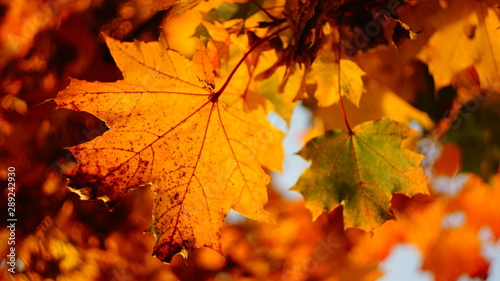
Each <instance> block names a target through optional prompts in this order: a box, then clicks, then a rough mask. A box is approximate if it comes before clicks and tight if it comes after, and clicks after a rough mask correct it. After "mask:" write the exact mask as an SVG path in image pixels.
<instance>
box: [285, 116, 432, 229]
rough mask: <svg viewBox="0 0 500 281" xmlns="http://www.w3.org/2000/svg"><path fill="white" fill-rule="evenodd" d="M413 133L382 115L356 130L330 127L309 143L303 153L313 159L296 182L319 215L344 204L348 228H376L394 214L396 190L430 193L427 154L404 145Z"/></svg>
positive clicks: (304, 156)
mask: <svg viewBox="0 0 500 281" xmlns="http://www.w3.org/2000/svg"><path fill="white" fill-rule="evenodd" d="M411 134H412V131H411V130H410V129H409V128H408V127H407V126H405V125H404V124H401V123H398V122H395V121H392V120H390V119H387V118H383V119H381V120H378V121H371V122H365V123H362V124H360V125H358V126H356V127H354V128H353V129H352V133H351V132H349V131H344V130H332V131H328V132H326V133H325V135H323V136H319V137H317V138H315V139H313V140H311V141H310V142H308V143H307V144H306V146H305V148H304V149H302V150H301V151H300V153H299V155H300V156H302V157H303V158H305V159H307V160H312V165H311V167H310V168H309V169H308V170H306V171H305V172H304V173H303V174H302V176H301V178H300V179H299V181H298V183H297V185H296V186H295V187H294V188H293V189H294V190H296V191H299V192H301V193H302V194H303V196H304V199H305V200H306V207H307V208H309V209H310V210H311V212H312V215H313V218H314V219H316V218H317V217H318V216H319V215H320V214H321V213H322V212H323V210H326V211H328V212H331V211H332V210H333V209H335V208H336V207H337V206H339V205H342V206H343V207H344V223H345V227H346V228H349V227H357V228H360V229H363V230H366V231H373V230H374V229H375V228H376V227H378V226H379V225H381V224H382V223H383V222H385V221H386V220H388V219H391V218H392V217H393V216H392V214H390V213H389V212H388V210H389V208H390V201H391V198H392V193H402V194H405V195H408V196H412V195H415V194H419V193H422V194H427V193H428V190H427V187H426V176H425V175H424V173H423V171H422V169H421V168H420V167H419V164H420V162H421V160H422V159H423V156H421V155H419V154H416V153H414V152H411V151H409V150H406V149H402V148H401V147H400V144H401V142H402V141H403V139H405V138H407V137H409V136H410V135H411Z"/></svg>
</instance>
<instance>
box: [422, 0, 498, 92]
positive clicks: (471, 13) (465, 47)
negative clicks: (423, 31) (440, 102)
mask: <svg viewBox="0 0 500 281" xmlns="http://www.w3.org/2000/svg"><path fill="white" fill-rule="evenodd" d="M495 9H496V8H495V7H494V6H493V5H491V6H490V3H488V1H468V0H463V1H453V2H451V3H450V5H449V6H448V8H447V9H446V10H444V11H442V12H441V13H440V14H438V16H437V18H436V19H435V20H434V22H435V25H436V26H435V27H436V28H437V31H436V32H435V33H434V34H433V35H432V36H431V38H430V39H429V41H428V42H427V44H426V46H425V47H424V48H423V49H422V50H421V51H420V53H419V54H418V57H419V58H420V59H421V60H423V61H424V62H426V63H427V64H428V65H429V71H430V72H431V73H432V75H433V77H434V83H435V87H436V89H439V88H442V87H444V86H446V85H449V84H451V83H452V82H453V79H454V77H455V76H456V75H459V74H460V73H461V72H462V71H464V70H467V69H468V68H470V67H474V68H475V70H476V71H477V74H478V76H479V79H480V84H481V87H482V88H483V89H486V90H495V91H498V90H499V89H500V84H499V81H500V57H499V55H498V54H497V51H496V50H498V49H500V36H499V34H498V27H499V26H500V20H499V17H498V13H497V11H495Z"/></svg>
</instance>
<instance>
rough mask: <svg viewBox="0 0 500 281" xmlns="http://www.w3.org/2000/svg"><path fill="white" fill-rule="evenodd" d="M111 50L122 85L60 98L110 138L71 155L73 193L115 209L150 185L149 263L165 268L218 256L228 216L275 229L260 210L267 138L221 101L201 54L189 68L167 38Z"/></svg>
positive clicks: (71, 91)
mask: <svg viewBox="0 0 500 281" xmlns="http://www.w3.org/2000/svg"><path fill="white" fill-rule="evenodd" d="M106 43H107V45H108V47H109V49H110V51H111V54H112V55H113V57H114V59H115V62H116V64H117V65H118V67H119V68H120V70H121V71H122V72H123V76H124V80H120V81H117V82H113V83H99V82H85V81H79V80H76V79H73V80H72V81H71V84H70V85H69V86H68V88H66V89H65V90H63V91H62V92H60V94H59V96H58V97H57V98H56V101H57V103H58V105H59V107H63V108H68V109H72V110H80V111H87V112H89V113H92V114H94V115H96V116H98V117H99V118H102V119H103V120H105V121H106V123H107V125H108V126H109V127H110V128H111V130H109V131H108V132H106V133H105V134H104V135H103V136H101V137H99V138H96V139H95V140H93V141H92V142H89V143H84V144H82V145H79V146H76V147H72V148H70V150H71V151H72V152H73V153H74V155H75V156H76V157H77V158H78V159H80V162H81V163H80V164H79V165H78V166H77V168H76V169H74V170H73V171H72V172H71V173H70V174H69V175H68V176H69V178H70V183H69V185H70V186H72V187H73V188H74V189H75V190H77V192H78V193H80V194H81V196H82V197H83V198H85V199H103V200H104V201H108V204H110V205H113V204H115V203H116V202H118V201H119V200H120V199H121V198H122V197H123V196H124V194H125V193H126V192H127V191H128V190H130V189H132V188H135V187H137V186H139V185H144V184H148V183H152V189H153V191H154V192H155V193H156V197H155V207H154V210H153V221H152V223H151V226H150V228H149V229H148V231H149V232H151V233H152V234H153V235H154V236H155V237H156V239H157V242H156V245H155V247H154V251H153V254H154V255H156V256H157V257H158V258H159V259H161V260H163V261H166V262H169V261H170V260H171V259H172V257H173V255H174V254H176V253H178V252H179V251H182V252H183V253H185V254H187V252H189V251H191V250H193V249H194V248H199V247H203V246H205V247H209V248H212V249H214V250H216V251H218V252H221V248H220V247H221V246H220V232H219V228H220V226H221V225H222V222H223V220H224V217H225V215H226V214H227V213H228V212H229V210H230V209H231V208H233V209H234V210H235V211H237V212H239V213H241V214H243V215H245V216H246V217H248V218H251V219H254V220H258V221H265V222H271V221H272V219H271V217H270V215H269V214H268V213H267V212H266V211H264V209H263V205H264V204H265V203H266V202H267V193H266V185H267V183H268V182H269V181H270V179H269V177H268V176H267V174H266V173H265V172H264V171H263V170H262V168H261V166H260V163H259V161H258V160H257V156H256V155H258V151H259V149H260V148H261V147H259V146H258V145H257V143H260V144H262V145H265V143H264V142H262V141H261V140H259V137H260V136H261V135H262V132H263V131H265V132H266V133H265V134H267V133H268V132H267V129H266V128H263V127H262V126H260V125H259V124H256V123H254V122H252V119H251V117H249V116H248V115H247V114H245V113H243V112H241V111H240V110H238V109H236V108H234V107H229V106H227V105H226V104H225V103H224V102H222V101H220V100H219V99H218V98H217V97H216V96H215V93H214V92H213V90H212V86H211V85H212V84H213V71H212V68H211V63H210V60H209V58H208V56H207V55H206V52H205V50H204V47H203V45H200V48H199V49H198V51H197V53H196V54H195V56H194V58H193V59H192V60H191V61H189V60H188V59H186V58H185V57H183V56H182V55H180V54H179V53H177V52H176V51H173V50H169V49H168V48H167V45H166V42H165V41H164V40H163V39H162V38H160V40H159V42H150V43H143V42H132V43H127V42H124V43H120V42H118V41H116V40H114V39H112V38H109V37H106ZM270 133H271V134H272V132H270Z"/></svg>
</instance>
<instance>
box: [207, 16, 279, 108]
mask: <svg viewBox="0 0 500 281" xmlns="http://www.w3.org/2000/svg"><path fill="white" fill-rule="evenodd" d="M287 28H288V26H285V27H282V28H280V29H278V30H276V31H275V32H273V33H271V34H270V35H268V36H266V37H264V38H261V39H260V40H258V41H257V42H255V43H254V44H253V45H252V47H250V49H249V50H248V51H247V52H246V53H245V54H244V55H243V57H242V58H241V59H240V61H239V62H238V63H237V64H236V66H235V67H234V68H233V70H232V71H231V73H229V76H228V77H227V79H226V81H225V82H224V84H223V85H222V87H221V88H220V89H219V90H218V91H217V92H216V93H214V94H213V95H212V96H211V97H210V101H212V102H216V101H217V100H218V99H219V97H220V95H221V94H222V93H223V92H224V90H225V89H226V87H227V86H228V85H229V82H231V79H232V78H233V76H234V74H235V73H236V71H237V70H238V68H239V67H240V66H241V64H243V62H244V61H245V60H246V58H247V57H248V55H250V53H251V52H253V51H254V50H255V49H257V47H258V46H260V44H262V43H264V42H266V41H267V40H269V39H270V38H272V37H273V36H276V35H277V34H279V33H280V32H282V31H283V30H285V29H287Z"/></svg>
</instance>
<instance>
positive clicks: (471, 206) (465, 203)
mask: <svg viewBox="0 0 500 281" xmlns="http://www.w3.org/2000/svg"><path fill="white" fill-rule="evenodd" d="M468 176H469V178H470V179H469V181H468V182H467V183H466V184H465V186H464V188H463V190H462V191H461V192H460V193H459V194H458V196H457V198H454V199H453V200H451V201H450V202H449V205H448V208H449V209H450V210H451V211H463V212H464V213H465V215H466V217H467V218H466V220H467V224H468V225H470V226H471V227H472V228H473V229H475V230H476V231H479V230H480V229H481V228H482V227H483V226H486V225H487V226H489V227H490V228H491V231H492V232H493V236H494V237H495V238H497V239H498V238H500V209H499V208H498V202H499V200H500V175H499V174H496V175H495V176H494V177H493V179H492V184H491V186H489V185H488V184H486V183H484V182H483V181H482V180H481V178H480V177H479V176H477V175H474V174H472V173H469V174H468Z"/></svg>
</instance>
